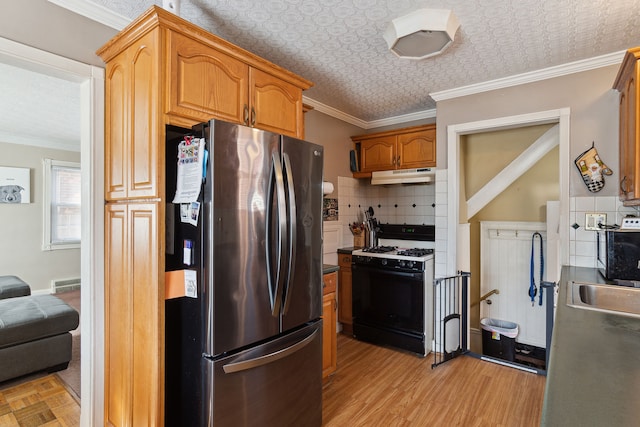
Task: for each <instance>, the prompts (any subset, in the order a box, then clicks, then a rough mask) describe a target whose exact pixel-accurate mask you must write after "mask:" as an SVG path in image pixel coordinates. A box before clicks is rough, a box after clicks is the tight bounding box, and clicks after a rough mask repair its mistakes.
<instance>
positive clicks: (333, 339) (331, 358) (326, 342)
mask: <svg viewBox="0 0 640 427" xmlns="http://www.w3.org/2000/svg"><path fill="white" fill-rule="evenodd" d="M337 339H338V337H337V336H336V294H335V292H331V293H328V294H326V295H325V296H324V297H323V298H322V377H323V378H324V377H326V376H328V375H329V374H331V373H333V372H335V370H336V367H337V364H338V363H337Z"/></svg>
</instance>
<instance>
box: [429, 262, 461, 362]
mask: <svg viewBox="0 0 640 427" xmlns="http://www.w3.org/2000/svg"><path fill="white" fill-rule="evenodd" d="M469 277H471V273H468V272H462V271H461V272H458V274H457V275H456V276H450V277H444V278H438V279H435V281H434V284H433V287H434V292H433V294H434V298H433V330H434V334H435V336H434V339H435V343H436V348H435V351H434V352H433V355H434V360H433V364H432V365H431V368H432V369H433V368H435V367H436V366H438V365H440V364H442V363H445V362H447V361H449V360H451V359H453V358H455V357H457V356H459V355H461V354H465V353H468V352H469V346H468V344H467V343H468V341H467V340H468V336H467V331H468V328H467V325H468V320H469V317H468V313H467V307H468V297H469Z"/></svg>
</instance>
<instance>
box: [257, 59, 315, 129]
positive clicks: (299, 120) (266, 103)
mask: <svg viewBox="0 0 640 427" xmlns="http://www.w3.org/2000/svg"><path fill="white" fill-rule="evenodd" d="M250 83H251V84H250V95H251V99H250V102H249V110H250V111H249V120H250V125H251V126H254V127H257V128H260V129H265V130H268V131H271V132H275V133H282V134H284V135H289V136H293V137H295V138H300V139H302V138H304V132H303V129H304V117H303V111H302V89H300V88H299V87H296V86H295V85H292V84H290V83H287V82H286V81H284V80H282V79H278V78H276V77H274V76H272V75H271V74H269V73H266V72H264V71H260V70H258V69H255V68H252V69H251V70H250Z"/></svg>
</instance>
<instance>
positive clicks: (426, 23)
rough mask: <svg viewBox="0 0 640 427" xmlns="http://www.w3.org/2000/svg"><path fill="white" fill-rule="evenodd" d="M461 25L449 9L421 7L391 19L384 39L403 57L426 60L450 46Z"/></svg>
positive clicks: (392, 49)
mask: <svg viewBox="0 0 640 427" xmlns="http://www.w3.org/2000/svg"><path fill="white" fill-rule="evenodd" d="M458 27H460V23H459V22H458V18H456V16H455V15H454V14H453V12H451V11H450V10H446V9H419V10H416V11H415V12H411V13H409V14H408V15H404V16H401V17H399V18H396V19H394V20H393V21H391V23H390V24H389V26H388V27H387V29H386V31H385V32H384V39H385V40H386V41H387V44H388V45H389V49H390V50H391V51H392V52H393V53H395V54H396V55H398V56H399V57H400V58H407V59H425V58H429V57H431V56H435V55H439V54H441V53H442V52H443V51H444V50H445V49H446V48H447V47H449V45H450V44H451V43H452V42H453V39H454V37H455V35H456V31H458Z"/></svg>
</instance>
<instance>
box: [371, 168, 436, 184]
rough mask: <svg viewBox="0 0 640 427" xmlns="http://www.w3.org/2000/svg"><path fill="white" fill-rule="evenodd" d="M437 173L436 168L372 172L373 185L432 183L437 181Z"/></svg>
mask: <svg viewBox="0 0 640 427" xmlns="http://www.w3.org/2000/svg"><path fill="white" fill-rule="evenodd" d="M435 173H436V169H435V168H419V169H396V170H391V171H378V172H371V185H389V184H431V183H432V182H434V181H435Z"/></svg>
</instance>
